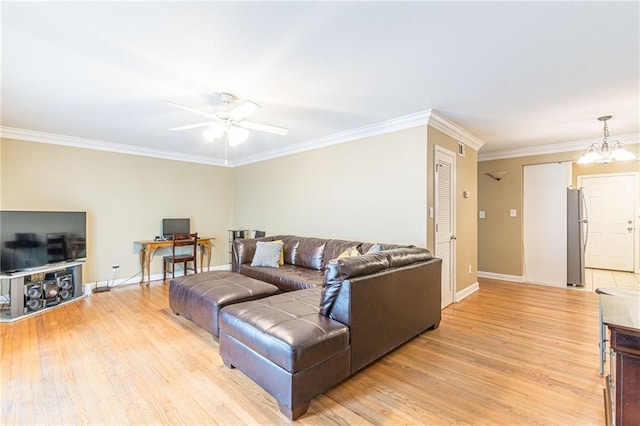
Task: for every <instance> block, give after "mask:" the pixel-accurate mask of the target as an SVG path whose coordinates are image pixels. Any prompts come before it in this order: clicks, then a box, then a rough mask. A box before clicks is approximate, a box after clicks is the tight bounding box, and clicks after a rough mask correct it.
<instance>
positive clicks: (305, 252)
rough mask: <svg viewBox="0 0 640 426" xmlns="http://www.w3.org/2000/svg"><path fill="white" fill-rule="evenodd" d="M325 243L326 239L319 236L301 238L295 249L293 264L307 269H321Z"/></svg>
mask: <svg viewBox="0 0 640 426" xmlns="http://www.w3.org/2000/svg"><path fill="white" fill-rule="evenodd" d="M326 244H327V240H324V239H321V238H301V239H300V242H299V244H298V248H297V250H296V256H295V262H294V265H297V266H302V267H303V268H309V269H316V270H320V269H322V267H323V264H322V260H323V259H324V247H325V246H326Z"/></svg>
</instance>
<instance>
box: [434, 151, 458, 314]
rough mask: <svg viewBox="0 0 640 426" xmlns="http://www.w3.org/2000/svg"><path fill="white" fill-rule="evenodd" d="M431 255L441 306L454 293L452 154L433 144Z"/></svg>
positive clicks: (453, 158)
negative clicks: (438, 273)
mask: <svg viewBox="0 0 640 426" xmlns="http://www.w3.org/2000/svg"><path fill="white" fill-rule="evenodd" d="M434 157H435V168H434V169H435V181H434V189H435V211H436V217H435V231H436V233H435V256H436V257H439V258H441V259H442V307H443V308H444V307H445V306H448V305H450V304H451V303H453V300H454V294H455V272H454V271H455V242H456V237H455V216H454V213H455V198H454V194H455V190H454V188H455V160H456V157H455V154H454V153H453V152H451V151H449V150H446V149H444V148H441V147H439V146H436V152H435V156H434Z"/></svg>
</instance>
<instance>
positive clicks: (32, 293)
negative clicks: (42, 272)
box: [24, 281, 44, 314]
mask: <svg viewBox="0 0 640 426" xmlns="http://www.w3.org/2000/svg"><path fill="white" fill-rule="evenodd" d="M43 284H44V283H43V282H42V281H37V282H33V283H31V284H27V285H25V286H24V313H25V314H26V313H27V312H33V311H37V310H39V309H40V308H42V307H43V306H44V293H43Z"/></svg>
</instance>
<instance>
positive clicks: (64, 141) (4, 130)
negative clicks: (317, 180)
mask: <svg viewBox="0 0 640 426" xmlns="http://www.w3.org/2000/svg"><path fill="white" fill-rule="evenodd" d="M0 137H2V138H6V139H17V140H21V141H28V142H38V143H48V144H52V145H63V146H70V147H73V148H85V149H94V150H98V151H107V152H115V153H118V154H129V155H140V156H143V157H153V158H161V159H164V160H174V161H186V162H189V163H199V164H208V165H213V166H224V161H218V160H213V159H211V158H203V157H198V156H195V155H189V154H183V153H180V152H174V151H164V150H161V149H153V148H143V147H139V146H135V145H126V144H121V143H115V142H104V141H99V140H95V139H86V138H78V137H75V136H66V135H58V134H54V133H46V132H38V131H35V130H25V129H18V128H15V127H4V126H3V127H0Z"/></svg>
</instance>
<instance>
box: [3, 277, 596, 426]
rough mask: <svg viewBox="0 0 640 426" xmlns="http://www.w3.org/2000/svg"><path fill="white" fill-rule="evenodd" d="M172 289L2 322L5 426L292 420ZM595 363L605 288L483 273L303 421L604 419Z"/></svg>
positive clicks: (129, 289) (108, 296)
mask: <svg viewBox="0 0 640 426" xmlns="http://www.w3.org/2000/svg"><path fill="white" fill-rule="evenodd" d="M167 295H168V285H163V284H162V283H160V282H154V283H152V284H151V286H150V287H148V288H147V287H141V286H138V285H130V286H124V287H116V288H114V289H112V291H111V292H108V293H98V294H94V295H92V296H91V297H88V298H85V299H82V300H79V301H77V302H75V303H70V304H67V305H65V306H61V307H58V308H55V309H53V310H51V311H49V312H46V313H42V314H40V315H36V316H33V317H30V318H27V319H24V320H22V321H19V322H16V323H12V324H0V344H1V345H2V346H1V359H0V374H1V379H2V380H1V385H0V393H1V395H0V398H1V401H2V402H1V404H2V405H1V410H2V412H1V416H0V423H1V424H3V425H10V424H11V425H12V424H22V425H24V424H45V423H46V424H65V425H69V424H118V425H122V424H159V423H162V424H286V423H288V421H286V419H285V418H284V417H282V416H281V415H280V414H279V412H278V409H277V406H276V404H275V401H274V400H273V398H271V396H270V395H268V394H267V393H266V392H264V391H263V390H262V389H261V388H260V387H258V386H257V385H255V384H254V383H253V382H252V381H251V380H249V379H248V378H247V377H245V376H244V375H243V374H242V373H241V372H240V371H238V370H230V369H228V368H226V367H224V366H223V365H222V362H221V359H220V357H219V355H218V345H217V343H215V342H214V341H213V339H212V338H211V335H209V334H208V333H206V332H204V331H203V330H202V329H200V328H199V327H197V326H195V325H194V324H192V323H191V322H189V321H188V320H185V319H184V318H182V317H177V316H174V315H173V314H172V313H171V311H170V309H169V307H168V301H167ZM372 309H375V307H372ZM598 367H599V366H598V298H597V295H596V294H594V293H592V292H581V291H574V290H571V289H557V288H550V287H543V286H535V285H527V284H516V283H505V282H500V281H492V280H488V279H482V280H481V281H480V290H479V291H478V292H476V293H474V294H472V295H471V296H469V297H468V298H466V299H465V300H463V301H461V302H460V303H457V304H454V305H452V306H449V307H448V308H446V309H445V310H444V311H443V318H442V323H441V325H440V328H438V329H437V330H435V331H431V332H427V333H424V334H422V335H421V336H418V337H417V338H415V339H413V340H412V341H410V342H409V343H407V344H405V345H404V346H402V347H400V348H399V349H397V350H395V351H394V352H392V353H391V354H389V355H387V356H385V357H383V358H382V359H380V360H378V361H377V362H375V363H374V364H372V365H371V366H369V367H367V368H365V369H364V370H362V371H361V372H359V373H358V374H356V375H354V376H353V377H351V378H349V379H347V380H346V381H344V382H343V383H341V384H339V385H338V386H336V387H335V388H333V389H331V390H330V391H328V392H327V393H325V394H323V395H320V396H319V397H317V398H316V399H315V400H313V401H312V403H311V406H310V409H309V412H308V413H307V415H305V416H303V417H302V418H301V419H300V420H299V423H301V424H393V425H395V424H433V425H441V424H469V425H505V424H509V425H513V424H527V425H529V424H531V425H533V424H544V425H601V424H604V408H603V396H602V389H603V386H604V378H602V377H601V376H600V375H599V373H598Z"/></svg>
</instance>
